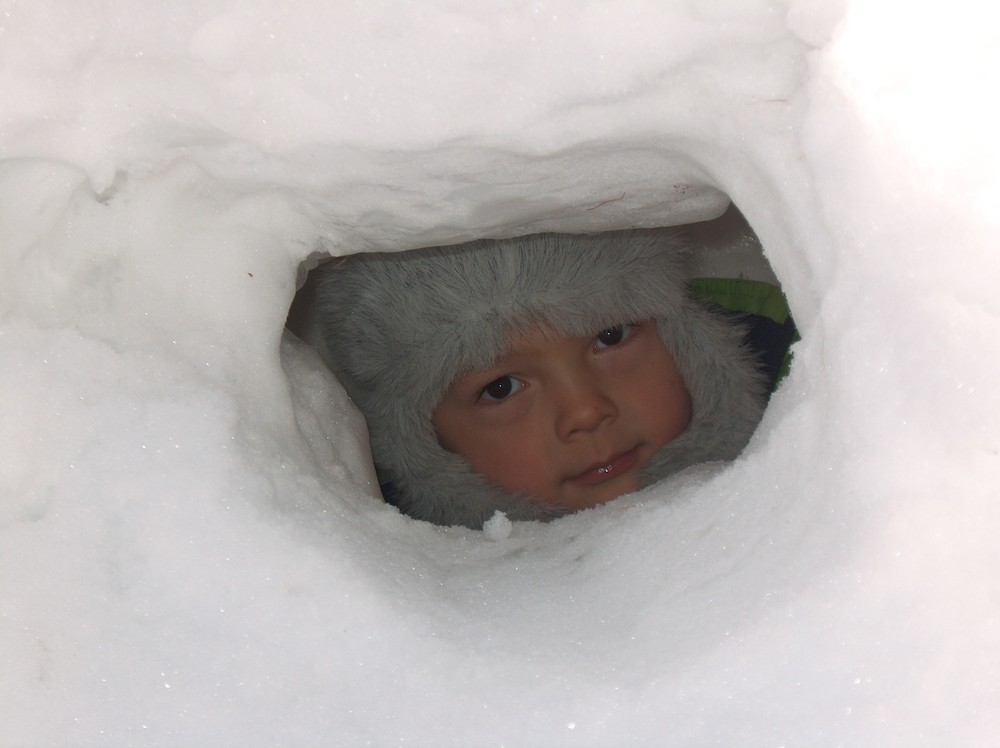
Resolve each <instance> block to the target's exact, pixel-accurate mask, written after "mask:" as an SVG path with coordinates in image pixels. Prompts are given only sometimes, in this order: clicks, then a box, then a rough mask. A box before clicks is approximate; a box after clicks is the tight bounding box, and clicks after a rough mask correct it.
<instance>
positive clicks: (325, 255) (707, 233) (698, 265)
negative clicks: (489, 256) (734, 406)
mask: <svg viewBox="0 0 1000 748" xmlns="http://www.w3.org/2000/svg"><path fill="white" fill-rule="evenodd" d="M716 212H717V211H716ZM661 228H666V227H661ZM670 228H673V229H679V230H680V231H681V232H682V233H683V234H684V235H685V237H686V238H687V239H688V240H689V242H690V246H691V249H692V252H691V258H690V266H689V267H690V273H691V278H692V279H693V280H695V281H697V280H705V279H730V278H735V279H740V280H746V281H750V282H751V283H757V284H762V285H767V286H769V287H771V288H772V289H777V295H778V296H779V297H780V298H781V308H780V309H779V310H778V311H777V316H776V315H775V314H774V313H773V310H769V311H771V317H772V318H774V319H768V320H766V322H767V324H768V325H769V330H771V331H770V332H769V333H767V334H769V335H772V336H774V335H777V336H778V337H779V338H781V339H782V340H783V341H785V342H783V343H782V350H783V351H785V352H786V355H783V356H781V357H780V358H779V359H777V360H773V361H771V362H769V363H767V364H766V366H767V367H770V368H771V369H773V373H772V374H771V375H770V376H771V377H772V381H773V382H774V385H773V390H774V391H776V390H777V389H778V388H780V386H781V382H782V381H783V380H784V378H785V376H786V375H787V373H788V370H789V366H790V364H791V360H792V356H791V353H790V350H789V349H790V346H791V344H792V343H793V342H794V341H795V340H796V339H797V337H798V332H797V330H796V328H795V324H794V321H793V315H792V314H791V312H790V310H789V308H788V307H787V303H788V302H787V300H785V298H784V291H783V289H782V286H781V282H780V280H779V278H778V277H777V275H776V273H775V271H774V269H773V268H772V266H771V263H770V262H769V260H768V257H767V253H766V251H765V249H764V247H763V246H762V244H761V241H760V239H759V238H758V236H757V234H756V232H755V231H754V230H753V228H752V227H751V226H750V224H749V222H748V221H747V219H746V218H745V217H744V215H743V213H742V212H741V211H740V210H739V208H738V207H737V206H736V205H735V204H734V203H729V205H728V207H727V208H726V209H725V210H724V212H722V213H721V215H716V216H715V217H713V218H710V219H707V220H701V221H697V222H693V223H684V224H680V225H676V226H671V227H670ZM563 233H571V232H563ZM441 244H442V245H444V244H446V242H442V243H441ZM421 248H422V247H413V248H406V249H402V250H400V251H419V250H420V249H421ZM348 256H349V254H348ZM341 261H343V256H334V255H331V254H330V253H329V252H314V253H312V254H311V255H310V256H309V257H308V258H307V259H306V260H304V261H303V262H302V263H301V264H300V267H299V272H298V290H297V292H296V294H295V296H294V299H293V301H292V303H291V305H290V308H289V310H288V315H287V319H286V330H288V331H289V332H291V333H292V334H293V335H294V336H295V337H297V338H299V339H300V340H301V341H303V342H304V343H305V344H306V345H308V346H309V347H311V348H313V349H314V350H315V351H316V352H317V353H318V354H319V355H320V357H321V358H323V357H324V355H325V354H324V351H323V346H322V342H321V340H320V335H319V331H318V323H317V315H316V290H317V280H318V277H319V275H320V274H321V272H323V270H325V269H326V268H327V266H328V264H329V263H337V262H341ZM781 315H784V316H781ZM772 323H773V324H772ZM779 328H780V329H779ZM771 358H772V359H773V358H774V357H773V356H772V357H771ZM329 373H330V376H331V377H333V378H334V380H336V375H335V374H334V373H333V372H332V371H330V372H329ZM772 395H773V391H772ZM765 410H766V409H765ZM759 426H760V424H759V423H758V428H759ZM361 452H362V454H361V457H362V459H363V460H365V461H366V463H368V464H369V465H370V463H371V462H372V456H371V450H370V448H368V446H367V443H365V445H364V446H363V447H362V448H361ZM741 455H742V453H741ZM736 459H737V460H738V459H739V457H737V458H736Z"/></svg>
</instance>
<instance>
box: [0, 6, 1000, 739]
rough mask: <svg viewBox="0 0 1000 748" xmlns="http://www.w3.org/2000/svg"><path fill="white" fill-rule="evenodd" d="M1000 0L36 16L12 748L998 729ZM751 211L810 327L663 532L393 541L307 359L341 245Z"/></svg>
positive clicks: (21, 50) (8, 476)
mask: <svg viewBox="0 0 1000 748" xmlns="http://www.w3.org/2000/svg"><path fill="white" fill-rule="evenodd" d="M996 16H997V11H995V10H994V9H993V6H992V4H990V3H979V2H972V0H957V2H951V3H912V2H907V3H902V2H895V1H894V0H830V1H829V2H802V1H801V0H787V1H786V2H773V1H772V0H740V1H738V2H734V1H733V0H697V1H696V2H684V3H670V2H642V1H641V0H634V1H633V0H594V1H593V2H588V3H579V2H575V1H574V0H546V1H537V2H536V1H534V0H532V1H530V2H517V3H509V2H500V0H482V1H480V2H474V3H454V2H449V0H426V1H425V2H421V3H403V2H365V3H336V2H319V1H318V0H308V1H305V0H304V1H302V2H296V3H287V2H285V3H279V2H274V0H241V1H240V2H231V1H230V0H198V1H197V2H195V0H176V1H175V2H170V3H149V2H102V1H100V0H33V1H32V2H20V3H18V2H6V3H4V4H3V5H2V6H0V403H2V409H0V735H2V736H3V739H2V742H3V744H4V745H5V746H28V745H30V746H61V745H91V746H118V745H127V744H142V745H185V746H218V745H221V744H225V745H240V746H255V745H286V746H308V745H316V744H319V743H323V742H331V741H332V742H336V743H337V744H340V745H395V744H403V743H406V744H422V745H435V746H447V745H456V746H468V745H481V744H484V743H490V744H506V745H546V746H562V745H657V746H662V745H678V746H682V745H780V744H788V745H792V744H794V745H816V744H823V745H836V744H845V745H861V746H864V745H868V746H883V745H906V746H911V745H945V744H947V745H973V744H985V743H990V742H993V741H995V740H996V736H997V735H1000V711H998V710H997V704H998V703H1000V639H998V637H997V621H998V620H1000V587H998V583H997V569H998V568H1000V544H998V543H997V542H996V538H997V537H998V534H1000V504H998V502H997V486H998V485H1000V420H998V418H997V414H998V413H1000V390H998V388H997V386H996V382H995V380H996V372H997V371H1000V295H998V294H997V288H998V287H1000V272H998V270H1000V259H998V255H997V252H996V247H997V245H998V243H1000V220H998V213H997V210H996V206H997V205H998V204H1000V178H998V177H1000V139H998V138H997V135H996V134H997V132H1000V121H998V120H1000V111H998V108H997V106H996V96H995V94H991V93H990V92H991V91H994V90H995V88H996V81H995V78H996V71H997V70H998V69H1000V59H998V57H1000V52H998V50H1000V45H998V44H997V43H996V34H995V29H996V28H997V26H998V24H997V21H998V19H997V17H996ZM729 198H731V199H732V200H733V201H734V202H735V203H736V205H738V206H739V208H740V209H741V210H742V212H743V214H744V215H745V216H746V217H747V219H748V221H749V222H750V224H751V225H752V226H753V228H754V229H755V231H756V233H757V235H758V236H759V237H760V239H761V241H762V243H763V245H764V247H765V248H766V251H767V254H768V258H769V260H770V262H771V265H772V267H773V270H774V272H775V273H776V275H777V277H778V278H779V279H780V280H781V282H782V284H783V287H784V288H785V290H786V292H787V294H788V297H789V299H790V302H791V305H792V308H793V311H794V314H795V316H796V320H797V322H798V324H799V327H800V329H801V331H802V336H803V337H802V341H801V342H800V343H799V344H798V345H797V347H796V349H795V364H794V366H793V369H792V372H791V375H790V377H789V378H788V379H787V380H786V381H785V383H784V384H783V386H782V388H781V389H780V391H779V392H778V393H777V394H776V396H775V397H774V399H773V401H772V404H771V406H770V408H769V410H768V412H767V414H766V416H765V419H764V422H763V424H762V426H761V428H760V430H759V432H758V434H757V435H756V436H755V438H754V440H753V442H752V443H751V444H750V446H749V448H748V449H747V450H746V452H745V453H744V455H743V456H742V457H741V458H740V459H739V460H737V461H736V462H734V463H733V464H732V465H730V466H727V467H726V468H725V469H720V470H716V471H714V472H705V471H699V472H697V473H694V474H690V475H685V476H679V477H678V478H677V479H675V480H672V481H668V482H666V483H664V484H662V485H659V486H654V487H652V488H650V489H649V490H647V491H646V492H644V493H643V496H642V501H641V503H639V502H632V503H630V504H629V503H627V502H614V503H612V504H610V505H608V506H606V507H600V508H598V509H596V510H594V511H588V512H584V513H581V514H578V515H573V516H570V517H567V518H564V519H560V520H558V521H556V522H552V523H550V524H545V525H543V524H535V523H526V524H524V525H518V527H517V528H516V532H513V533H510V534H508V533H509V531H510V524H509V522H508V523H504V522H503V520H502V518H497V519H496V520H494V521H493V524H491V529H490V530H489V531H487V532H486V533H478V532H472V531H469V530H465V529H460V528H440V527H433V526H431V525H427V524H426V523H421V522H415V521H412V520H410V519H408V518H406V517H404V516H401V515H400V514H399V513H398V512H397V511H396V510H395V509H393V508H392V507H389V506H386V505H385V504H383V503H382V502H381V500H380V499H379V497H378V488H377V485H376V479H375V476H374V472H373V470H372V466H371V460H370V455H369V453H368V450H367V446H366V445H367V435H366V433H365V428H364V424H363V422H362V420H361V419H360V417H359V415H358V413H357V411H356V410H355V409H354V407H353V406H352V404H351V403H350V402H349V401H348V400H347V398H346V397H345V395H344V392H343V390H342V389H341V388H340V386H339V385H338V383H337V382H336V381H335V380H334V379H333V377H332V376H331V375H330V374H329V373H328V372H327V371H326V370H325V369H324V368H323V367H322V365H321V364H320V362H319V360H318V358H317V357H316V355H315V354H314V353H313V352H312V351H311V350H309V349H308V348H306V347H305V346H304V345H302V344H301V343H299V342H297V341H296V340H294V339H292V338H291V337H290V336H288V335H287V334H286V333H285V332H284V325H285V318H286V314H287V312H288V308H289V304H290V302H291V300H292V298H293V295H294V294H295V291H296V286H297V282H298V280H299V278H300V276H301V270H302V269H303V267H304V265H303V264H304V263H305V264H308V263H315V261H316V258H317V257H319V256H322V255H325V254H333V255H342V254H348V253H352V252H359V251H370V250H376V249H379V250H405V249H409V248H414V247H419V246H427V245H430V244H435V243H440V242H459V241H464V240H468V239H473V238H478V237H486V236H491V237H499V236H510V235H515V234H523V233H529V232H533V231H543V230H553V231H600V230H606V229H615V228H624V227H630V226H657V225H665V224H669V223H677V222H679V223H683V222H687V221H695V220H699V219H703V218H708V217H711V216H712V215H715V214H717V213H718V212H720V211H721V210H722V209H723V208H724V207H725V205H726V200H727V199H729ZM623 503H624V504H625V505H622V504H623ZM496 539H503V540H504V542H491V540H496ZM568 725H571V726H573V729H567V726H568Z"/></svg>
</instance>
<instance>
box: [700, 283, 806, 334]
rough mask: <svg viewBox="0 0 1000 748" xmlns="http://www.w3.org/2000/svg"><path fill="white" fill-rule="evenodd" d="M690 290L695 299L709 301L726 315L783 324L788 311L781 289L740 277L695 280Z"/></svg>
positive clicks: (786, 318)
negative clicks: (725, 310) (756, 317)
mask: <svg viewBox="0 0 1000 748" xmlns="http://www.w3.org/2000/svg"><path fill="white" fill-rule="evenodd" d="M691 291H692V293H693V294H694V296H695V297H696V298H699V299H704V300H705V301H711V302H712V303H714V304H718V305H719V306H721V307H722V308H723V309H727V310H728V311H730V312H743V313H744V314H756V315H759V316H761V317H767V318H768V319H772V320H774V321H775V322H777V323H778V324H779V325H783V324H785V322H786V321H787V320H788V317H789V316H790V314H791V312H790V311H789V309H788V301H786V300H785V295H784V294H783V293H781V289H780V288H778V287H777V286H773V285H771V284H770V283H765V282H764V281H755V280H746V279H744V278H695V279H694V280H692V281H691Z"/></svg>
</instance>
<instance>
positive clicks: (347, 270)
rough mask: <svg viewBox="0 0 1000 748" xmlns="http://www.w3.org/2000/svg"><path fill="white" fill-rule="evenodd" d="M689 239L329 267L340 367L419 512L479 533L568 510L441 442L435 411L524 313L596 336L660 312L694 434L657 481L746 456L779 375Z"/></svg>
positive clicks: (326, 331) (497, 246) (565, 240)
mask: <svg viewBox="0 0 1000 748" xmlns="http://www.w3.org/2000/svg"><path fill="white" fill-rule="evenodd" d="M686 259H687V251H686V249H685V248H684V244H683V242H682V241H681V240H680V239H679V236H678V234H676V233H674V232H671V231H664V230H658V231H629V232H609V233H603V234H594V235H570V234H537V235H533V236H525V237H520V238H517V239H509V240H500V241H493V240H483V241H477V242H472V243H469V244H465V245H459V246H454V247H435V248H430V249H425V250H420V251H415V252H398V253H397V252H392V253H375V254H359V255H353V256H351V257H350V258H349V259H348V260H347V262H345V263H342V264H336V265H334V264H331V265H329V266H328V267H327V270H326V271H325V272H324V274H323V275H322V277H321V280H320V284H319V294H318V307H319V318H320V327H321V330H322V335H323V340H324V343H325V345H326V348H327V357H328V360H329V363H330V366H331V368H332V369H333V371H334V373H336V374H337V376H338V378H339V379H340V381H341V383H342V384H343V385H344V387H345V389H346V390H347V392H348V394H349V395H350V397H351V398H352V400H354V402H355V404H356V405H357V406H358V408H359V409H360V410H361V412H362V413H363V414H364V415H365V417H366V418H367V420H368V428H369V431H370V434H371V447H372V456H373V458H374V461H375V464H376V465H377V466H378V467H379V470H380V472H382V473H383V474H384V477H385V479H387V480H388V481H390V482H392V483H393V485H394V487H395V489H396V490H397V491H398V495H399V506H400V509H401V510H402V511H404V512H406V513H407V514H409V515H411V516H413V517H416V518H418V519H424V520H428V521H430V522H435V523H438V524H442V525H466V526H468V527H472V528H475V529H478V528H480V527H482V524H483V522H485V521H486V520H487V519H489V518H490V517H491V516H492V515H493V513H494V511H496V510H497V509H499V510H500V511H503V512H504V513H506V514H507V516H508V517H510V518H511V519H515V520H531V519H549V518H551V517H554V516H558V515H560V514H563V513H564V512H563V511H562V510H560V509H559V508H558V507H551V506H548V505H545V504H541V503H537V502H533V501H531V500H530V499H529V498H527V497H525V496H522V495H518V494H512V493H510V492H508V491H505V490H503V489H501V488H499V487H498V486H495V485H494V484H492V483H491V482H490V481H488V480H487V479H486V478H484V477H483V476H481V475H479V474H478V473H476V472H475V471H473V470H472V468H471V466H470V465H469V464H468V463H467V462H466V461H465V459H464V458H462V457H461V456H459V455H456V454H453V453H451V452H448V451H447V450H445V449H444V448H443V447H441V446H440V444H438V441H437V438H436V435H435V434H434V429H433V426H432V423H431V414H432V413H433V410H434V408H435V406H436V405H437V403H438V402H439V401H440V400H441V398H442V396H443V395H444V393H445V392H446V391H447V389H448V387H449V386H450V385H451V383H452V382H453V381H454V380H455V379H456V378H457V377H458V376H459V375H460V374H462V373H464V372H466V371H469V370H472V369H479V368H486V367H488V366H490V365H492V363H493V362H494V361H495V360H496V359H497V358H498V357H500V356H501V355H502V354H503V353H504V350H505V346H506V344H507V334H508V332H509V330H510V329H511V328H512V327H513V326H515V325H523V324H526V323H527V324H530V323H535V322H544V323H545V325H546V326H548V327H549V328H551V329H553V330H554V331H555V332H556V333H557V334H562V335H588V334H591V333H594V332H595V331H597V330H601V329H603V328H604V327H609V326H612V325H615V324H619V323H621V322H623V321H628V320H641V319H649V318H655V319H656V322H657V328H658V331H659V334H660V336H661V338H662V339H663V341H664V343H665V345H666V346H667V349H668V350H670V351H671V352H672V353H673V355H674V358H675V360H676V362H677V366H678V369H679V370H680V372H681V375H682V376H683V378H684V382H685V384H686V386H687V388H688V392H689V393H690V395H691V403H692V420H691V424H690V425H689V426H688V428H687V430H686V431H685V432H684V433H683V434H681V436H679V437H678V438H677V439H675V440H674V441H672V442H671V443H669V444H667V445H665V446H664V447H663V448H662V449H661V450H660V452H659V453H657V455H656V456H655V457H654V459H653V461H652V462H651V464H650V465H649V466H648V467H647V469H646V471H645V477H646V480H647V482H654V481H656V480H660V479H662V478H664V477H666V476H667V475H670V474H671V473H674V472H676V471H678V470H680V469H682V468H685V467H687V466H689V465H693V464H696V463H700V462H707V461H711V460H720V459H721V460H725V459H732V458H734V457H736V456H737V455H738V454H739V452H740V450H742V449H743V447H744V446H745V445H746V443H747V441H748V440H749V438H750V436H751V434H752V433H753V431H754V429H755V428H756V426H757V423H758V422H759V420H760V417H761V414H762V412H763V406H764V401H765V397H766V395H765V385H764V380H763V377H762V376H761V375H760V373H759V371H758V366H757V363H756V361H755V360H754V359H753V357H752V355H751V354H750V353H749V352H748V351H747V350H746V349H745V347H744V346H743V344H742V342H741V341H742V336H743V334H742V331H741V330H740V329H739V327H737V326H734V325H733V323H732V322H731V321H729V320H728V319H722V318H720V317H719V316H717V315H715V314H713V313H712V312H710V311H708V310H707V309H706V308H705V307H704V306H702V305H700V304H699V303H698V302H695V301H693V300H692V299H691V298H690V297H689V296H688V294H687V292H686V285H687V280H688V279H687V274H686V272H685V270H684V265H685V262H686Z"/></svg>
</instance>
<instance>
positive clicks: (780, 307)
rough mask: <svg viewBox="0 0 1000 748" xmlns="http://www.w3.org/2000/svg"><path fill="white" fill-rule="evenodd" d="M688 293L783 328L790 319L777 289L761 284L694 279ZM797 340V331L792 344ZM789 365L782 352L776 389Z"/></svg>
mask: <svg viewBox="0 0 1000 748" xmlns="http://www.w3.org/2000/svg"><path fill="white" fill-rule="evenodd" d="M690 288H691V294H692V295H693V296H694V297H695V298H696V299H701V300H703V301H708V302H710V303H713V304H717V305H718V306H720V307H722V308H723V309H725V310H726V311H729V312H736V313H741V314H753V315H756V316H759V317H767V318H768V319H770V320H772V321H774V322H776V323H778V324H779V325H784V324H785V323H786V322H788V320H789V318H790V317H791V310H789V308H788V300H787V299H786V298H785V295H784V294H783V293H782V292H781V289H780V288H778V287H777V286H774V285H772V284H770V283H766V282H764V281H755V280H747V279H744V278H695V279H694V280H692V281H691V283H690ZM798 339H799V334H798V332H796V333H795V335H794V337H793V338H792V342H795V341H796V340H798ZM791 365H792V353H791V351H790V350H789V351H788V352H787V353H785V356H784V360H783V361H782V363H781V368H780V370H779V373H778V379H777V381H776V383H775V385H776V386H777V384H778V383H780V382H781V380H783V379H784V378H785V377H786V376H787V375H788V371H789V369H790V367H791Z"/></svg>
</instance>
